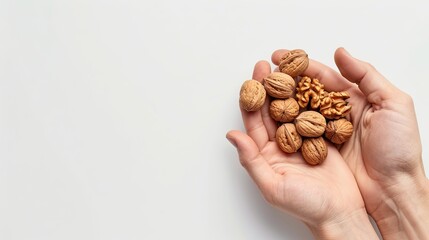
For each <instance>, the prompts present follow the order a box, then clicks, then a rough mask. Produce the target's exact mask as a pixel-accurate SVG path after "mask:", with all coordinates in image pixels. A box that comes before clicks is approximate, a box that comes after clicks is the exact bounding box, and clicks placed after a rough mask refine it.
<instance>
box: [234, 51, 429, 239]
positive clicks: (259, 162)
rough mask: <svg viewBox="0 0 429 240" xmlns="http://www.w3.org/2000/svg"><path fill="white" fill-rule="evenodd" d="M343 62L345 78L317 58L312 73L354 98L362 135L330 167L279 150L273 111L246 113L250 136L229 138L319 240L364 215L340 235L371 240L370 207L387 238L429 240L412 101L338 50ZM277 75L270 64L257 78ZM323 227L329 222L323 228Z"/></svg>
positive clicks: (274, 199) (275, 200)
mask: <svg viewBox="0 0 429 240" xmlns="http://www.w3.org/2000/svg"><path fill="white" fill-rule="evenodd" d="M286 52H287V50H277V51H275V52H274V53H273V55H272V61H273V63H274V64H276V65H278V64H279V62H280V58H281V56H283V55H284V54H285V53H286ZM335 62H336V64H337V67H338V69H339V72H340V73H338V72H337V71H335V70H333V69H331V68H329V67H327V66H325V65H323V64H321V63H319V62H317V61H314V60H310V64H309V67H308V69H307V70H306V71H305V72H304V75H307V76H310V77H312V78H318V79H319V80H320V81H321V82H322V83H323V84H324V85H325V88H326V89H327V90H328V91H348V92H349V93H350V95H351V97H350V99H349V102H350V104H351V105H352V106H353V108H352V111H351V113H350V115H349V120H350V121H351V122H352V123H353V125H354V127H355V132H354V134H353V136H352V137H351V139H350V140H349V141H348V142H347V143H345V144H344V145H343V146H342V147H341V148H340V150H339V152H338V151H337V150H336V149H335V148H333V147H332V146H329V154H328V157H327V159H326V161H325V162H324V163H323V164H322V165H320V166H317V167H310V166H308V165H305V164H304V163H303V160H302V159H301V156H300V155H299V153H298V154H293V155H288V154H283V153H281V152H280V151H279V149H278V148H277V147H276V145H275V142H273V133H274V132H275V125H274V123H273V121H272V120H271V119H270V118H269V115H268V114H267V107H266V106H264V107H263V108H262V109H261V110H260V111H259V112H255V113H251V114H249V113H245V112H242V116H243V122H244V125H245V128H246V131H247V134H244V133H241V132H238V131H230V132H229V133H228V134H227V138H228V139H229V140H230V141H231V142H232V143H233V144H234V145H235V146H236V147H237V150H238V153H239V158H240V161H241V163H242V165H243V166H244V167H245V168H246V170H247V171H248V172H249V174H250V176H251V177H252V179H253V180H254V181H255V183H256V184H257V185H258V186H259V188H260V189H261V192H262V193H263V195H264V197H265V198H266V199H267V201H268V202H270V203H271V204H273V205H275V206H277V207H279V208H281V209H283V210H285V211H287V212H289V213H290V214H292V215H294V216H296V217H298V218H299V219H301V220H302V221H304V222H305V223H306V224H307V225H308V226H309V227H310V229H311V230H312V231H313V233H314V235H315V237H316V238H319V239H323V238H324V237H323V236H325V237H326V236H327V235H323V234H320V233H328V236H329V237H328V238H332V239H335V236H337V237H338V236H339V235H335V234H334V235H329V234H330V233H332V232H336V231H338V229H339V226H340V225H341V224H339V221H338V220H339V219H347V218H345V216H346V215H349V216H359V217H357V218H353V217H351V218H349V219H352V220H351V221H347V220H344V221H343V222H341V223H342V224H345V226H341V227H340V229H347V230H349V231H358V232H360V233H361V234H362V235H360V236H362V239H370V237H369V236H366V237H363V234H364V232H367V231H369V232H370V231H371V229H368V228H367V227H362V226H360V225H364V226H365V225H366V220H365V218H364V217H363V216H362V212H363V211H364V209H365V208H364V207H366V211H367V212H368V213H369V214H370V215H371V216H372V217H373V218H374V219H375V221H376V223H377V225H378V227H379V229H380V232H381V234H382V235H383V238H384V239H429V231H428V230H426V229H427V226H429V187H428V186H429V184H428V180H427V178H426V176H425V174H424V169H423V163H422V157H421V156H422V146H421V142H420V136H419V131H418V125H417V120H416V116H415V111H414V105H413V101H412V98H411V97H410V96H409V95H407V94H406V93H404V92H402V91H401V90H399V89H397V88H396V87H395V86H393V85H392V84H391V83H390V82H389V81H388V80H387V79H385V78H384V77H383V76H382V75H381V74H380V73H378V72H377V71H376V69H375V68H374V67H373V66H371V65H370V64H368V63H366V62H363V61H360V60H358V59H356V58H354V57H352V56H351V55H350V54H348V53H347V52H346V51H345V50H344V49H343V48H339V49H337V51H336V52H335ZM269 71H270V69H269V65H268V63H266V62H259V63H258V64H257V65H256V66H255V71H254V76H255V77H256V78H255V77H254V78H255V79H257V80H258V79H261V77H263V76H264V75H266V74H268V73H269ZM357 186H358V188H357ZM362 199H363V200H364V202H365V205H363V201H362ZM353 219H355V220H356V219H360V220H359V221H353ZM317 222H319V223H322V224H320V225H319V227H317V226H316V225H315V223H317ZM325 223H326V224H325ZM353 223H355V224H353ZM356 223H358V224H356ZM326 225H328V226H330V227H328V228H326V227H323V226H326ZM320 226H322V227H320ZM320 229H321V230H320ZM327 229H328V231H326V230H327ZM359 230H361V231H359ZM340 232H341V231H340ZM337 233H338V232H337ZM349 233H350V232H349ZM367 233H368V232H367ZM346 236H347V235H346ZM350 236H353V235H352V234H349V235H348V236H347V237H346V238H347V239H350ZM356 236H358V235H357V233H356ZM343 237H344V236H343ZM372 237H373V236H372Z"/></svg>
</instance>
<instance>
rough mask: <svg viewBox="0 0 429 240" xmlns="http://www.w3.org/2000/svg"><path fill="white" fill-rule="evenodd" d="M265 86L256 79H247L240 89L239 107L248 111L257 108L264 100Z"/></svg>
mask: <svg viewBox="0 0 429 240" xmlns="http://www.w3.org/2000/svg"><path fill="white" fill-rule="evenodd" d="M265 96H266V92H265V88H264V86H263V85H262V83H260V82H258V81H256V80H247V81H245V82H244V83H243V85H242V86H241V89H240V107H241V108H242V109H244V110H246V111H248V112H251V111H257V110H259V109H260V108H261V107H262V105H264V102H265Z"/></svg>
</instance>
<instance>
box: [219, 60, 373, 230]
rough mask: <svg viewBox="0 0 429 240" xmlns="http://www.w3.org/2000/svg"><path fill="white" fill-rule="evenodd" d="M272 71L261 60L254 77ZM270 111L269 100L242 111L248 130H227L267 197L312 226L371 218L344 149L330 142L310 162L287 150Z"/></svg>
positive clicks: (243, 161)
mask: <svg viewBox="0 0 429 240" xmlns="http://www.w3.org/2000/svg"><path fill="white" fill-rule="evenodd" d="M318 68H319V66H318V65H317V64H314V63H312V64H310V67H309V71H314V72H317V71H318ZM270 72H271V67H270V65H269V63H268V62H265V61H261V62H258V63H257V64H256V65H255V68H254V73H253V79H255V80H258V81H262V79H263V78H264V77H265V76H267V75H268V74H269V73H270ZM309 73H310V72H309ZM332 86H333V85H332ZM326 87H331V86H330V84H327V86H326ZM268 109H269V101H268V99H267V101H265V104H264V106H263V107H262V109H261V110H259V111H256V112H246V111H244V110H241V113H242V118H243V123H244V126H245V129H246V132H247V134H245V133H242V132H240V131H236V130H234V131H230V132H228V134H227V138H228V139H229V140H230V141H231V143H232V144H233V145H234V146H235V147H236V148H237V151H238V154H239V159H240V162H241V164H242V165H243V167H244V168H245V169H246V170H247V172H248V173H249V175H250V176H251V178H252V179H253V181H254V182H255V183H256V184H257V186H258V187H259V189H260V190H261V192H262V194H263V196H264V197H265V199H266V200H267V201H268V202H269V203H271V204H272V205H274V206H276V207H278V208H280V209H282V210H284V211H286V212H288V213H290V214H292V215H294V216H296V217H297V218H299V219H301V220H302V221H304V222H305V223H306V224H307V225H308V226H309V227H310V229H312V230H315V229H316V228H317V229H320V228H322V227H323V226H329V225H333V224H335V223H338V222H344V221H346V220H347V219H349V218H352V216H356V215H361V214H362V213H363V214H364V215H365V217H364V218H363V219H365V218H366V221H367V220H368V219H367V216H366V211H365V208H364V202H363V200H362V197H361V195H360V193H359V189H358V186H357V184H356V181H355V179H354V177H353V174H352V172H351V171H350V169H349V168H348V166H347V164H346V162H345V161H344V160H343V159H342V157H341V155H340V153H339V152H338V150H337V149H336V148H335V147H333V146H332V145H329V146H328V157H327V159H326V160H325V161H324V162H323V164H321V165H319V166H310V165H308V164H307V163H306V162H305V161H304V160H303V158H302V156H301V154H300V153H294V154H286V153H284V152H283V151H282V150H281V149H280V148H279V147H278V146H277V143H276V142H275V139H274V138H275V132H276V128H277V126H276V124H275V122H274V121H273V120H272V119H271V118H270V116H269V113H268ZM361 224H362V225H364V223H361ZM371 230H372V228H371Z"/></svg>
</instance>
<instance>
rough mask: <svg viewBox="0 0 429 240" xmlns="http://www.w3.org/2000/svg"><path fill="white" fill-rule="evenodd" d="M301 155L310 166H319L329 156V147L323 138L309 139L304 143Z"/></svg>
mask: <svg viewBox="0 0 429 240" xmlns="http://www.w3.org/2000/svg"><path fill="white" fill-rule="evenodd" d="M301 153H302V156H303V157H304V160H305V161H306V162H307V163H308V164H310V165H318V164H321V163H322V162H323V161H324V160H325V159H326V157H327V156H328V147H327V145H326V142H325V140H324V139H323V137H318V138H307V139H304V141H303V143H302V147H301Z"/></svg>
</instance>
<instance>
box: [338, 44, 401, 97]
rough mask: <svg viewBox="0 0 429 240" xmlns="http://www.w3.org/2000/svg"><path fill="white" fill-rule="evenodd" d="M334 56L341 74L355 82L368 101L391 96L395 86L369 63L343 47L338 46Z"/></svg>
mask: <svg viewBox="0 0 429 240" xmlns="http://www.w3.org/2000/svg"><path fill="white" fill-rule="evenodd" d="M334 58H335V64H336V65H337V67H338V69H339V70H340V72H341V75H343V76H344V77H345V78H346V79H347V80H349V81H350V82H353V83H356V84H357V85H358V86H359V89H360V90H361V91H362V93H363V94H364V95H365V96H366V97H367V99H368V101H369V102H371V103H374V101H379V100H382V99H386V98H390V97H391V96H393V90H394V89H395V87H394V86H393V85H392V84H391V83H390V82H389V81H388V80H387V79H386V78H384V77H383V76H382V75H381V74H380V73H379V72H378V71H377V70H376V69H375V68H374V67H373V66H372V65H370V64H369V63H366V62H364V61H361V60H359V59H356V58H354V57H352V56H351V55H350V54H349V53H348V52H347V51H346V50H345V49H344V48H338V49H337V50H336V51H335V57H334ZM371 100H373V101H371Z"/></svg>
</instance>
